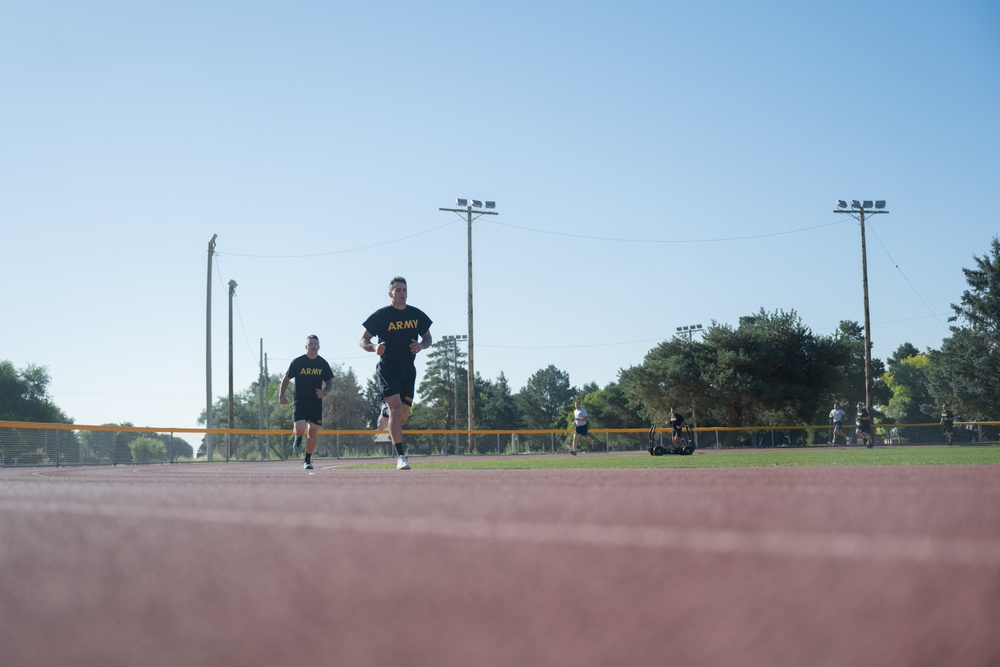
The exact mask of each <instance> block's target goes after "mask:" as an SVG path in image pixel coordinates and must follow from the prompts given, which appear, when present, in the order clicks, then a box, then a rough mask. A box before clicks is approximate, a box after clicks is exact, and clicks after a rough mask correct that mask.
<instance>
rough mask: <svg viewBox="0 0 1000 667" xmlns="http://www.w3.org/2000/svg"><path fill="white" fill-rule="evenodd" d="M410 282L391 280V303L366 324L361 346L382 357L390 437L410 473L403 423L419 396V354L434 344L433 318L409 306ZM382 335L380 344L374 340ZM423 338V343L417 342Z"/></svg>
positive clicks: (380, 377)
mask: <svg viewBox="0 0 1000 667" xmlns="http://www.w3.org/2000/svg"><path fill="white" fill-rule="evenodd" d="M406 298H407V286H406V279H405V278H402V277H400V276H396V277H395V278H393V279H392V280H390V281H389V299H390V300H391V303H390V304H389V305H388V306H385V307H384V308H380V309H378V310H376V311H375V312H374V313H372V314H371V315H369V316H368V319H367V320H365V321H364V327H365V331H364V333H363V334H362V335H361V340H359V341H358V344H359V345H360V346H361V349H363V350H367V351H368V352H374V353H375V354H377V355H378V356H379V362H378V365H377V367H376V372H377V374H378V383H379V389H380V390H381V392H382V400H384V401H385V404H386V406H387V407H388V408H389V422H388V427H389V436H390V438H391V439H392V445H393V447H395V449H396V454H397V455H398V457H399V458H397V459H396V470H409V469H410V462H409V460H408V459H407V458H406V446H405V445H404V444H403V424H405V423H406V420H407V419H409V417H410V407H411V406H412V405H413V396H414V394H415V393H416V384H417V367H416V365H415V364H414V361H415V359H416V356H417V353H418V352H420V351H421V350H426V349H427V348H429V347H430V346H431V344H432V342H433V341H432V339H431V331H430V329H431V324H432V322H431V318H429V317H428V316H427V314H426V313H424V311H422V310H420V309H419V308H415V307H414V306H411V305H409V304H407V303H406ZM376 336H378V342H377V343H375V342H373V341H372V338H374V337H376ZM418 338H419V339H420V340H419V341H418V340H417V339H418Z"/></svg>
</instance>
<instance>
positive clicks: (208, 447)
mask: <svg viewBox="0 0 1000 667" xmlns="http://www.w3.org/2000/svg"><path fill="white" fill-rule="evenodd" d="M218 237H219V235H218V234H212V238H211V240H210V241H209V242H208V296H207V298H206V300H205V429H206V430H205V456H206V458H208V460H209V461H211V460H212V453H213V452H212V445H213V443H212V434H211V433H209V432H208V430H209V429H211V428H212V257H213V256H214V255H215V239H217V238H218ZM195 453H196V454H197V452H195Z"/></svg>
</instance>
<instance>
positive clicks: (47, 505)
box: [0, 499, 1000, 568]
mask: <svg viewBox="0 0 1000 667" xmlns="http://www.w3.org/2000/svg"><path fill="white" fill-rule="evenodd" d="M0 512H17V513H24V514H26V515H32V514H35V515H37V514H40V513H46V514H66V515H73V516H87V517H92V518H98V517H103V518H119V519H138V520H143V521H149V520H170V521H187V522H193V523H215V524H227V525H233V526H264V527H270V528H310V529H315V530H330V531H337V532H340V531H351V532H355V533H361V534H378V535H396V536H410V537H441V538H453V539H481V540H495V541H499V542H525V543H531V544H542V545H545V544H558V545H573V546H593V547H615V548H621V547H632V548H645V549H663V550H671V551H684V552H696V553H711V554H721V555H745V556H773V557H796V558H826V559H836V560H852V561H853V560H856V561H866V562H872V561H883V562H886V561H888V562H909V563H921V564H938V565H940V564H946V565H975V566H987V567H994V568H996V567H1000V540H997V539H995V538H988V539H981V540H975V539H955V538H945V537H933V536H915V537H911V536H903V535H896V536H892V535H890V536H886V535H860V534H856V533H821V532H803V533H797V532H789V531H774V530H762V531H750V530H739V529H731V528H670V527H662V526H626V525H600V524H591V523H582V524H562V523H545V522H515V521H502V520H501V521H492V520H485V519H475V520H469V519H448V518H443V517H415V518H396V517H383V516H376V517H372V516H334V515H323V514H311V515H301V514H296V513H290V512H275V511H272V510H227V509H207V510H203V509H189V508H182V507H153V506H149V507H141V506H101V505H81V504H78V503H65V502H55V501H36V502H28V501H21V500H8V499H0Z"/></svg>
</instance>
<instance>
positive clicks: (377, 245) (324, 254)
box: [216, 221, 455, 259]
mask: <svg viewBox="0 0 1000 667" xmlns="http://www.w3.org/2000/svg"><path fill="white" fill-rule="evenodd" d="M454 224H455V221H452V222H447V223H445V224H443V225H439V226H437V227H432V228H431V229H425V230H424V231H422V232H417V233H416V234H411V235H409V236H403V237H401V238H398V239H392V240H389V241H382V242H380V243H373V244H371V245H366V246H358V247H357V248H346V249H344V250H331V251H330V252H317V253H312V254H309V255H250V254H243V253H238V252H226V253H222V252H219V253H216V254H217V255H229V256H231V257H256V258H259V259H302V258H305V257H329V256H330V255H343V254H346V253H349V252H361V251H362V250H371V249H372V248H380V247H382V246H385V245H391V244H393V243H401V242H403V241H409V240H410V239H415V238H417V237H418V236H423V235H424V234H430V233H431V232H436V231H437V230H439V229H444V228H445V227H450V226H451V225H454Z"/></svg>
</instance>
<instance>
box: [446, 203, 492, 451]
mask: <svg viewBox="0 0 1000 667" xmlns="http://www.w3.org/2000/svg"><path fill="white" fill-rule="evenodd" d="M455 204H456V205H457V206H460V207H462V208H439V209H438V210H439V211H451V212H452V213H458V214H460V215H461V214H463V213H464V214H465V218H466V220H467V221H468V230H469V231H468V251H469V333H468V334H467V335H468V336H469V452H470V453H471V452H472V451H473V450H474V449H475V438H476V436H475V435H474V434H473V433H472V432H473V431H474V430H475V428H476V386H475V382H476V380H475V378H476V372H475V362H474V359H475V352H474V350H475V347H474V344H473V340H474V336H473V327H472V221H473V220H474V219H476V218H479V217H481V216H484V215H500V214H499V213H497V212H496V211H493V210H486V211H484V210H482V209H483V208H486V209H494V208H496V205H497V204H496V202H493V201H487V202H483V201H481V200H479V199H461V198H459V199H456V200H455ZM473 209H476V210H475V211H473ZM473 213H475V215H476V218H473V217H472V215H473Z"/></svg>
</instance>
